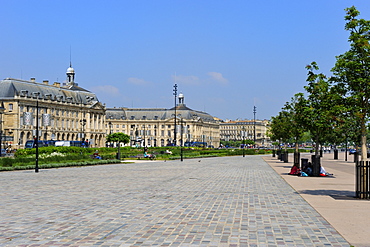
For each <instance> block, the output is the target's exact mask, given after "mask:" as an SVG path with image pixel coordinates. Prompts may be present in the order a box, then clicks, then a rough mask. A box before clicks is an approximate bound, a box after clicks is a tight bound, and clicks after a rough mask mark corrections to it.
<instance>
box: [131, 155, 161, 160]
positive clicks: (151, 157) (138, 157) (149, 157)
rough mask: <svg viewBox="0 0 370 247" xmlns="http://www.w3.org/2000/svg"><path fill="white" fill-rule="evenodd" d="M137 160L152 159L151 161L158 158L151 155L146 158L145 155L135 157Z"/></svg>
mask: <svg viewBox="0 0 370 247" xmlns="http://www.w3.org/2000/svg"><path fill="white" fill-rule="evenodd" d="M135 158H137V159H138V160H139V159H150V160H155V159H156V156H155V154H149V155H148V156H147V157H144V154H138V155H136V156H135Z"/></svg>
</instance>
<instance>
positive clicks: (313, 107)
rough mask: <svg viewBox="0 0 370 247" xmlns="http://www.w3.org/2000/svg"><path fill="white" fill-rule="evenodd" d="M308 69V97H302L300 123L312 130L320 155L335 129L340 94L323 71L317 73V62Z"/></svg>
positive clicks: (317, 152) (306, 87)
mask: <svg viewBox="0 0 370 247" xmlns="http://www.w3.org/2000/svg"><path fill="white" fill-rule="evenodd" d="M306 68H307V70H308V76H307V82H308V85H307V86H305V87H304V88H305V90H306V91H307V93H308V95H307V98H306V99H305V100H304V99H301V103H300V104H301V113H302V114H300V116H299V123H300V124H302V125H303V126H304V127H305V128H306V129H307V130H309V131H310V133H311V135H312V137H313V140H314V142H315V143H316V146H315V155H316V156H318V155H319V147H320V145H321V144H323V143H325V142H326V141H327V138H328V137H329V135H330V134H331V133H332V131H333V122H332V119H333V116H335V115H336V114H337V112H336V107H335V104H333V101H336V99H337V98H338V95H337V93H336V91H335V90H333V89H332V88H331V86H330V83H329V80H328V79H327V77H326V76H325V75H324V74H322V73H319V74H317V73H315V71H316V70H318V69H319V67H318V66H317V64H316V62H312V63H311V64H310V65H307V66H306Z"/></svg>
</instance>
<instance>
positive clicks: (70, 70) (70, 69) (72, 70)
mask: <svg viewBox="0 0 370 247" xmlns="http://www.w3.org/2000/svg"><path fill="white" fill-rule="evenodd" d="M74 72H75V70H74V68H72V67H69V68H68V69H67V74H70V73H74Z"/></svg>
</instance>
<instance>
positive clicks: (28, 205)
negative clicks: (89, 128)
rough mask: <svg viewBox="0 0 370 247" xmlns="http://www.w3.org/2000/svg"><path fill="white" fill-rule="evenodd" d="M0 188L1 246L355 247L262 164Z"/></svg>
mask: <svg viewBox="0 0 370 247" xmlns="http://www.w3.org/2000/svg"><path fill="white" fill-rule="evenodd" d="M266 158H267V159H269V158H270V157H266ZM269 162H270V163H272V164H275V165H276V166H277V167H279V166H285V165H286V164H283V163H280V162H277V161H276V160H270V161H269ZM286 169H289V168H285V169H284V170H286ZM282 172H283V173H284V172H285V171H282ZM334 173H336V172H334ZM289 179H296V180H298V181H304V180H303V178H298V177H294V178H293V177H289ZM309 179H311V178H308V180H309ZM308 180H306V181H308ZM317 181H318V180H317ZM317 181H316V182H317ZM319 181H329V180H319ZM330 181H335V180H334V179H331V180H330ZM0 186H1V188H2V190H1V191H0V198H1V201H0V204H1V205H0V246H10V247H13V246H19V247H25V246H30V247H31V246H45V247H46V246H47V247H50V246H53V247H54V246H69V247H80V246H127V247H131V246H133V247H134V246H171V247H175V246H180V247H193V246H204V247H245V246H248V247H260V246H262V247H282V246H291V247H297V246H300V247H304V246H322V247H323V246H335V247H349V244H348V241H346V240H345V239H344V238H343V237H342V236H341V235H340V234H339V233H338V231H337V230H336V229H334V227H333V226H332V225H330V224H329V223H328V221H327V220H325V219H324V218H323V217H322V216H320V214H319V213H318V212H317V211H316V210H314V208H313V207H312V206H310V205H309V204H308V203H307V202H306V201H305V200H304V199H303V198H302V197H301V196H300V195H299V194H298V193H297V192H296V191H295V190H294V189H293V188H292V187H291V186H289V184H287V183H286V182H285V181H284V180H283V179H282V178H281V176H280V175H279V174H277V173H276V172H275V171H274V170H273V169H272V168H271V166H269V165H268V164H267V163H266V162H265V161H264V160H263V159H262V157H261V156H246V157H241V156H233V157H220V158H204V159H186V160H184V161H183V162H181V161H179V160H175V161H167V162H160V161H158V162H153V161H147V162H142V163H131V164H115V165H101V166H91V167H71V168H61V169H48V170H46V169H42V170H40V171H39V173H35V172H34V171H29V170H28V171H12V172H1V173H0ZM322 197H324V196H322ZM365 203H366V202H365Z"/></svg>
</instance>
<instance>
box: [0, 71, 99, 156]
mask: <svg viewBox="0 0 370 247" xmlns="http://www.w3.org/2000/svg"><path fill="white" fill-rule="evenodd" d="M74 77H75V71H74V69H73V68H72V66H70V67H69V68H68V70H67V83H66V84H65V85H61V84H60V83H59V82H55V83H53V84H49V82H48V81H43V82H42V83H39V82H36V80H35V79H34V78H31V80H29V81H26V80H18V79H12V78H7V79H5V80H2V81H0V101H2V102H3V105H4V112H3V114H2V120H3V121H2V132H3V135H2V142H3V146H4V145H8V146H9V145H11V146H12V148H13V149H14V148H15V149H18V148H22V147H23V145H24V143H25V142H26V141H27V140H32V139H34V138H35V137H36V131H35V130H36V121H38V123H37V124H38V129H39V131H38V132H39V139H40V140H88V141H89V143H90V145H91V146H93V147H95V146H103V145H104V144H105V106H104V105H102V104H101V103H100V102H99V100H98V99H97V97H96V95H95V94H94V93H92V92H89V91H88V90H86V89H83V88H81V87H79V86H78V84H77V83H75V81H74Z"/></svg>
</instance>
